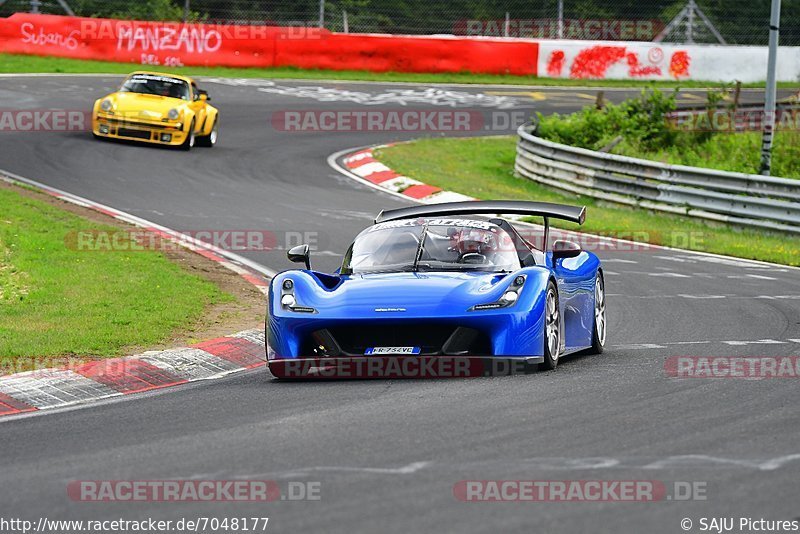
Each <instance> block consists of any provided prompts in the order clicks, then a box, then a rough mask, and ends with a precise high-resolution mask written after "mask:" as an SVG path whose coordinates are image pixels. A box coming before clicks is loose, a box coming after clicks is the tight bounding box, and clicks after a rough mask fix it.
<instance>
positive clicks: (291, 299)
mask: <svg viewBox="0 0 800 534" xmlns="http://www.w3.org/2000/svg"><path fill="white" fill-rule="evenodd" d="M281 307H282V308H283V309H286V310H289V311H293V312H297V313H317V310H315V309H314V308H311V307H309V306H298V305H297V298H296V297H295V296H294V281H293V280H292V279H291V278H286V279H284V280H283V282H282V283H281Z"/></svg>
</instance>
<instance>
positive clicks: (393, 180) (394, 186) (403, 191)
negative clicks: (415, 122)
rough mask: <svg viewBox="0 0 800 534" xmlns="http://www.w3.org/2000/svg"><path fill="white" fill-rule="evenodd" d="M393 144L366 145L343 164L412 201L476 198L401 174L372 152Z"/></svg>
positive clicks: (372, 182) (351, 170)
mask: <svg viewBox="0 0 800 534" xmlns="http://www.w3.org/2000/svg"><path fill="white" fill-rule="evenodd" d="M386 146H389V145H380V146H375V147H370V148H365V149H363V150H359V151H358V152H354V153H352V154H350V155H348V156H345V157H344V158H343V159H342V163H343V164H344V165H345V167H347V169H348V170H349V171H350V173H352V174H353V175H354V176H355V177H356V178H359V179H361V180H362V181H364V182H366V183H368V184H370V185H372V186H377V187H380V188H381V189H385V190H387V191H390V192H392V193H396V194H400V195H404V196H406V197H408V198H409V199H410V200H415V201H417V202H424V203H426V204H436V203H439V202H458V201H460V200H475V199H474V198H472V197H468V196H466V195H462V194H461V193H455V192H453V191H444V190H442V188H440V187H436V186H433V185H428V184H424V183H422V182H420V181H419V180H414V179H413V178H409V177H408V176H403V175H402V174H399V173H397V172H395V171H393V170H392V169H390V168H389V167H387V166H386V165H384V164H383V163H381V162H380V161H378V160H376V159H375V158H374V157H373V156H372V152H373V151H374V150H377V149H379V148H384V147H386Z"/></svg>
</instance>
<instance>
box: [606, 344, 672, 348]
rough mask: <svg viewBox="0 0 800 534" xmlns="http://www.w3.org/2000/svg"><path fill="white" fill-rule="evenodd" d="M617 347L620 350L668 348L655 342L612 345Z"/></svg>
mask: <svg viewBox="0 0 800 534" xmlns="http://www.w3.org/2000/svg"><path fill="white" fill-rule="evenodd" d="M612 347H613V348H615V349H620V350H645V349H666V348H667V347H665V346H664V345H657V344H655V343H627V344H622V345H612Z"/></svg>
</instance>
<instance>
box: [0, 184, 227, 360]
mask: <svg viewBox="0 0 800 534" xmlns="http://www.w3.org/2000/svg"><path fill="white" fill-rule="evenodd" d="M0 206H2V207H3V209H2V211H0V367H4V366H16V367H18V366H19V362H21V361H22V360H23V359H25V358H33V357H69V356H71V355H75V356H114V355H119V354H121V353H123V352H124V351H125V349H126V347H140V346H152V345H154V344H157V343H159V342H162V341H164V340H166V339H168V338H169V336H170V335H171V334H172V333H174V332H175V331H176V330H179V329H181V328H183V327H186V326H190V325H191V324H192V323H193V322H194V321H196V320H197V319H199V318H200V317H201V315H202V313H203V312H204V310H205V308H206V306H208V305H210V304H213V303H217V302H228V301H231V300H233V297H231V296H230V295H227V294H225V293H222V292H221V291H220V290H219V289H218V288H217V286H216V285H214V284H212V283H211V282H208V281H206V280H204V279H201V278H199V277H197V276H194V275H191V274H189V273H187V272H186V271H184V270H182V269H181V268H180V267H179V266H178V265H177V264H176V263H173V262H172V261H170V260H168V259H167V258H166V257H164V256H163V254H161V253H160V252H153V251H141V252H130V251H127V252H114V251H105V252H98V251H79V250H75V249H76V247H75V246H69V243H72V241H71V240H70V238H69V236H71V235H75V234H74V232H78V231H86V230H99V231H109V232H117V231H120V230H119V228H115V227H111V226H103V225H100V224H96V223H92V222H90V221H87V220H85V219H82V218H80V217H78V216H76V215H73V214H72V213H69V212H66V211H63V210H60V209H58V208H57V207H54V206H52V205H50V204H46V203H44V202H41V201H39V200H36V199H32V198H29V197H27V196H23V195H21V194H20V193H18V192H16V191H13V190H12V189H8V188H0ZM71 233H72V234H71ZM15 361H16V362H17V363H16V364H15ZM10 368H15V367H10Z"/></svg>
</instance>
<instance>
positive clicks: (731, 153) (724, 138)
mask: <svg viewBox="0 0 800 534" xmlns="http://www.w3.org/2000/svg"><path fill="white" fill-rule="evenodd" d="M611 152H612V153H614V154H622V155H625V156H632V157H634V158H644V159H651V160H655V161H662V162H664V163H671V164H679V165H690V166H692V167H709V168H712V169H719V170H723V171H733V172H744V173H748V174H758V171H759V168H760V164H761V133H760V132H741V133H717V134H714V135H712V136H710V137H709V138H708V139H707V140H702V141H699V140H697V139H696V137H695V136H692V135H690V134H681V135H680V136H679V137H678V139H677V140H676V143H675V144H673V145H670V146H669V147H666V148H662V149H659V150H650V151H647V150H642V149H641V148H640V147H639V146H638V145H637V144H636V143H635V142H634V143H632V142H631V141H629V140H627V139H626V140H624V141H623V142H621V143H620V144H619V145H617V146H616V147H614V149H613V150H612V151H611ZM771 174H772V175H773V176H783V177H786V178H800V132H796V131H778V132H776V134H775V137H774V144H773V147H772V167H771Z"/></svg>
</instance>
